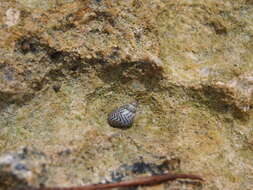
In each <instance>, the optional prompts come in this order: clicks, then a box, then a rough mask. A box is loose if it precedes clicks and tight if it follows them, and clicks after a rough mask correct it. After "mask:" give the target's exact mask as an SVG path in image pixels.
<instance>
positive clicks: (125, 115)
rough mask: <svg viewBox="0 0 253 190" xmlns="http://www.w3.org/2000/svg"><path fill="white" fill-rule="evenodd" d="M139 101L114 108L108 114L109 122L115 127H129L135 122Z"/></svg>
mask: <svg viewBox="0 0 253 190" xmlns="http://www.w3.org/2000/svg"><path fill="white" fill-rule="evenodd" d="M137 106H138V104H137V102H132V103H129V104H126V105H123V106H120V107H119V108H117V109H115V110H113V111H112V112H111V113H110V114H109V115H108V119H107V121H108V123H109V125H110V126H112V127H115V128H128V127H130V126H131V125H132V124H133V121H134V117H135V114H136V109H137Z"/></svg>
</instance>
